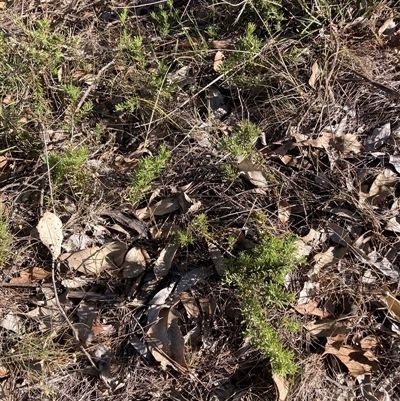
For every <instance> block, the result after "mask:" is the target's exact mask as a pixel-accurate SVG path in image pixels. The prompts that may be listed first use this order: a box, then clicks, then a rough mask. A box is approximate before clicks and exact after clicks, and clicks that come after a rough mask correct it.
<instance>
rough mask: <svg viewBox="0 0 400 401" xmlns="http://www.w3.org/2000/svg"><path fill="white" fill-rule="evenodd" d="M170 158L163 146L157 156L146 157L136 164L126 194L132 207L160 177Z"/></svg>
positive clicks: (168, 152)
mask: <svg viewBox="0 0 400 401" xmlns="http://www.w3.org/2000/svg"><path fill="white" fill-rule="evenodd" d="M170 157H171V152H170V151H168V150H167V148H166V147H165V146H161V147H160V151H159V153H158V155H157V156H154V157H152V156H147V157H145V158H143V159H142V160H141V161H140V162H139V163H138V165H137V167H136V169H135V172H134V174H133V178H132V181H131V185H130V189H129V194H128V196H129V201H130V203H131V204H132V205H133V206H134V205H136V204H137V203H138V202H139V201H140V199H142V197H143V195H144V193H145V191H146V190H147V189H148V187H149V185H150V183H151V182H152V181H154V180H155V179H156V178H158V177H159V176H160V174H161V173H162V171H163V170H164V169H165V167H166V165H167V161H168V159H169V158H170Z"/></svg>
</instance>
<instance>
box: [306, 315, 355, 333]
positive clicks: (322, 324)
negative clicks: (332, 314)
mask: <svg viewBox="0 0 400 401" xmlns="http://www.w3.org/2000/svg"><path fill="white" fill-rule="evenodd" d="M305 328H306V329H307V330H308V331H309V332H310V334H313V335H314V336H317V337H333V336H337V335H339V334H347V333H350V331H351V329H350V328H348V327H347V325H346V323H345V322H344V321H343V320H338V319H322V320H318V321H314V322H310V323H308V324H307V325H306V326H305Z"/></svg>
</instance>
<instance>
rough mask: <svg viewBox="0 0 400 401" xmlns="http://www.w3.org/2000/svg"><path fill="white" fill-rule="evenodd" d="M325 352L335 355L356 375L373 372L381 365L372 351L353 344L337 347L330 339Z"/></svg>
mask: <svg viewBox="0 0 400 401" xmlns="http://www.w3.org/2000/svg"><path fill="white" fill-rule="evenodd" d="M325 354H331V355H335V356H336V357H337V358H338V359H339V360H340V361H341V362H342V363H343V364H344V365H345V366H346V367H347V369H348V370H349V373H350V374H351V375H352V376H354V377H357V376H360V375H363V374H365V373H371V372H373V371H376V370H377V369H378V367H379V365H378V363H377V359H376V358H375V356H374V354H373V353H372V352H371V351H369V350H368V351H363V350H361V349H359V348H355V347H353V346H351V345H341V346H340V347H339V348H337V347H335V346H334V345H333V344H332V343H331V342H329V341H328V342H327V344H326V346H325V352H324V355H325Z"/></svg>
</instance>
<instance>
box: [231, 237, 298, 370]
mask: <svg viewBox="0 0 400 401" xmlns="http://www.w3.org/2000/svg"><path fill="white" fill-rule="evenodd" d="M295 242H296V237H294V236H293V235H288V236H286V237H277V236H275V235H272V234H266V235H265V236H264V237H263V238H262V239H261V240H260V243H259V244H258V245H257V246H256V247H255V248H254V249H253V250H252V252H249V253H247V252H242V253H240V254H239V256H238V257H237V258H236V259H231V260H230V261H229V262H228V263H227V269H226V273H225V274H226V276H225V280H226V282H227V283H228V284H229V285H232V286H234V288H235V289H236V291H237V292H238V294H239V296H240V297H241V310H242V313H243V316H244V318H245V323H246V326H247V328H246V335H247V336H249V337H250V338H251V339H252V342H253V344H254V345H255V346H256V347H257V348H258V349H259V350H260V351H261V353H262V354H263V356H264V357H266V358H268V359H269V361H270V362H271V366H272V370H273V373H277V374H280V375H282V376H287V375H293V374H294V373H295V372H296V370H297V366H296V363H295V359H294V353H293V351H291V350H289V349H287V348H285V346H284V344H283V342H282V340H281V338H280V336H279V334H278V331H277V329H276V328H275V326H274V325H273V324H272V323H271V322H270V321H269V320H268V310H270V309H271V308H274V310H276V308H280V309H283V308H284V307H285V306H286V305H287V304H288V302H290V301H292V300H293V299H294V295H293V294H291V293H288V292H286V291H285V287H284V280H285V276H286V275H287V274H288V273H290V272H291V271H292V270H293V269H294V268H295V266H296V265H297V264H298V263H300V260H299V258H298V257H297V256H296V245H295ZM281 323H282V322H278V324H279V325H280V326H282V325H281Z"/></svg>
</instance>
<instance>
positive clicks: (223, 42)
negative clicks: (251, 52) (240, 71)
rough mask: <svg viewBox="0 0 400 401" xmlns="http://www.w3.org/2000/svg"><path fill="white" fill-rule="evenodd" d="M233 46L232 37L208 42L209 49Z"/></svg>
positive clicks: (230, 47)
mask: <svg viewBox="0 0 400 401" xmlns="http://www.w3.org/2000/svg"><path fill="white" fill-rule="evenodd" d="M233 47H234V45H233V42H232V39H225V40H213V41H212V42H211V43H210V49H217V50H218V49H232V48H233Z"/></svg>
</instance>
